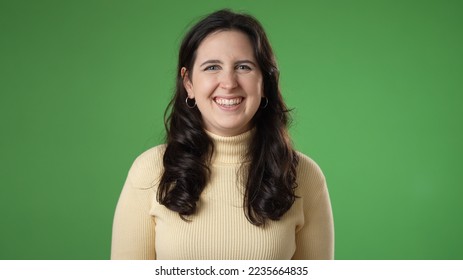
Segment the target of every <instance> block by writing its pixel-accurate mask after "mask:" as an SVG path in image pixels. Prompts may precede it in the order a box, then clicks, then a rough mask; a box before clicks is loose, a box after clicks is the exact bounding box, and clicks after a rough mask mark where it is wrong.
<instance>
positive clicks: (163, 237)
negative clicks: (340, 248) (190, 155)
mask: <svg viewBox="0 0 463 280" xmlns="http://www.w3.org/2000/svg"><path fill="white" fill-rule="evenodd" d="M209 135H210V136H211V137H212V139H213V140H214V144H215V152H214V155H213V158H212V164H211V178H210V181H209V183H208V184H207V186H206V188H205V189H204V191H203V193H202V194H201V198H200V202H199V205H198V212H197V214H195V215H193V216H191V217H190V219H191V222H185V221H183V220H182V219H181V218H180V217H179V215H178V214H177V213H176V212H173V211H170V210H168V209H167V208H166V207H164V206H163V205H160V204H159V203H158V202H157V201H156V187H157V184H158V182H159V179H160V176H161V174H162V170H163V166H162V156H163V152H164V150H165V145H161V146H157V147H154V148H152V149H150V150H148V151H146V152H144V153H143V154H141V155H140V156H139V157H138V158H137V159H136V160H135V162H134V163H133V165H132V168H131V169H130V171H129V174H128V177H127V180H126V182H125V185H124V188H123V190H122V193H121V196H120V198H119V202H118V204H117V208H116V213H115V217H114V224H113V236H112V246H111V258H112V259H171V260H173V259H187V260H197V259H207V260H213V259H223V260H225V259H241V260H246V259H256V260H272V259H278V260H284V259H332V258H333V256H334V231H333V217H332V212H331V205H330V199H329V195H328V190H327V187H326V184H325V178H324V176H323V174H322V172H321V170H320V168H319V167H318V166H317V165H316V163H314V162H313V161H312V160H311V159H309V158H308V157H307V156H305V155H303V154H300V153H299V157H300V161H299V165H298V168H297V183H298V188H297V189H296V194H297V195H298V196H299V197H300V198H297V199H296V202H295V203H294V204H293V206H292V207H291V209H290V210H289V211H288V212H287V213H286V214H285V215H284V216H283V217H282V218H281V219H280V220H279V221H270V222H269V223H268V224H267V226H265V227H257V226H254V225H252V224H251V223H249V221H248V220H247V219H246V217H245V215H244V212H243V206H242V205H243V189H242V185H241V184H240V183H239V179H238V176H237V172H238V170H239V167H240V163H241V162H242V161H243V160H242V159H243V156H244V154H245V153H246V149H247V146H248V143H249V141H250V138H251V132H250V131H248V132H246V133H244V134H241V135H238V136H233V137H221V136H217V135H214V134H211V133H209Z"/></svg>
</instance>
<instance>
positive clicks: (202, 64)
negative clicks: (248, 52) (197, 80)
mask: <svg viewBox="0 0 463 280" xmlns="http://www.w3.org/2000/svg"><path fill="white" fill-rule="evenodd" d="M242 63H249V64H252V65H254V66H256V63H254V62H253V61H251V60H248V59H244V60H238V61H236V62H235V64H242ZM206 64H223V62H222V61H220V60H218V59H210V60H206V61H204V62H203V63H201V65H200V66H199V67H203V66H204V65H206Z"/></svg>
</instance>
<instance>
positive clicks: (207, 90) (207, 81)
mask: <svg viewBox="0 0 463 280" xmlns="http://www.w3.org/2000/svg"><path fill="white" fill-rule="evenodd" d="M193 85H194V92H195V96H196V97H199V98H205V97H207V96H209V95H211V94H212V93H213V92H214V90H215V89H216V88H217V82H216V81H215V80H214V79H213V78H211V77H209V78H205V77H201V76H199V77H197V78H196V79H193Z"/></svg>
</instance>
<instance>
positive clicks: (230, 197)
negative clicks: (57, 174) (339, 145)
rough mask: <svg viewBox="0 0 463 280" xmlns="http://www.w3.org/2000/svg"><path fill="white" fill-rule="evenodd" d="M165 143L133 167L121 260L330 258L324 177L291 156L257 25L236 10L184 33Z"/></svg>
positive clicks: (116, 254)
mask: <svg viewBox="0 0 463 280" xmlns="http://www.w3.org/2000/svg"><path fill="white" fill-rule="evenodd" d="M177 73H178V74H177V84H176V91H175V94H174V96H173V98H172V101H171V102H170V104H169V106H168V109H167V110H166V116H167V117H166V129H167V137H166V144H165V145H160V146H157V147H154V148H152V149H150V150H148V151H146V152H145V153H143V154H142V155H140V156H139V157H138V158H137V159H136V160H135V162H134V164H133V166H132V168H131V169H130V171H129V174H128V177H127V180H126V183H125V185H124V188H123V190H122V193H121V196H120V198H119V202H118V204H117V209H116V213H115V218H114V225H113V239H112V249H111V258H112V259H332V258H333V256H334V230H333V218H332V212H331V205H330V200H329V195H328V190H327V187H326V183H325V178H324V176H323V174H322V172H321V170H320V168H319V167H318V166H317V165H316V163H314V162H313V161H312V160H311V159H310V158H308V157H307V156H305V155H303V154H301V153H299V152H296V151H294V150H293V148H292V145H291V141H290V138H289V135H288V131H287V124H288V118H289V115H288V109H287V108H286V105H285V103H284V102H283V98H282V96H281V93H280V89H279V82H278V77H279V71H278V68H277V65H276V61H275V57H274V55H273V52H272V48H271V46H270V44H269V42H268V39H267V36H266V34H265V32H264V30H263V28H262V26H261V25H260V23H259V22H258V21H257V20H256V19H255V18H254V17H252V16H250V15H246V14H238V13H234V12H231V11H229V10H221V11H217V12H215V13H212V14H210V15H208V16H207V17H205V18H204V19H202V20H201V21H200V22H198V23H197V24H196V25H195V26H193V27H192V28H191V30H190V31H189V32H188V33H187V34H186V36H185V38H184V40H183V42H182V44H181V47H180V52H179V62H178V72H177Z"/></svg>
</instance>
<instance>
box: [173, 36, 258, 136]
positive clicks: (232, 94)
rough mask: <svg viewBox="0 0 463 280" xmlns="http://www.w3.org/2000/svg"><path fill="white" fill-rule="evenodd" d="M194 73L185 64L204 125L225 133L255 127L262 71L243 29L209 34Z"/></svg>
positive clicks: (186, 79)
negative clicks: (253, 122)
mask: <svg viewBox="0 0 463 280" xmlns="http://www.w3.org/2000/svg"><path fill="white" fill-rule="evenodd" d="M191 72H192V73H189V72H188V71H186V69H185V68H182V73H181V74H182V76H183V77H184V79H183V81H184V86H185V88H186V90H187V92H188V97H189V98H195V100H196V105H197V106H198V109H199V111H200V112H201V115H202V118H203V122H204V126H205V127H204V128H205V129H206V130H208V131H210V132H212V133H214V134H217V135H221V136H234V135H238V134H240V133H243V132H245V131H247V130H249V129H251V119H252V117H253V116H254V115H255V113H256V112H257V110H258V109H259V106H260V103H261V98H262V97H263V92H262V87H263V84H262V73H261V71H260V69H259V66H258V64H257V61H256V59H255V57H254V51H253V47H252V45H251V41H250V40H249V38H248V36H247V35H246V34H244V33H242V32H240V31H218V32H216V33H212V34H210V35H208V36H207V37H206V38H205V39H204V40H203V41H202V42H201V44H200V45H199V47H198V49H197V51H196V60H195V62H194V65H193V69H192V70H191Z"/></svg>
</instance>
